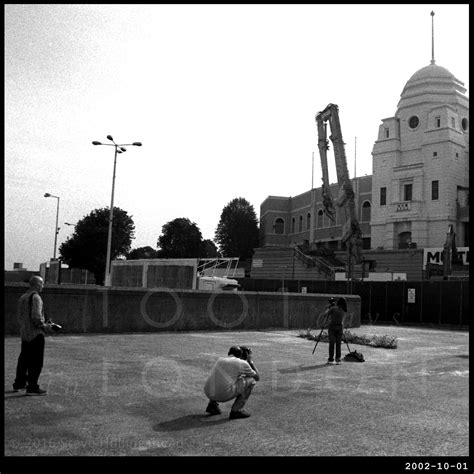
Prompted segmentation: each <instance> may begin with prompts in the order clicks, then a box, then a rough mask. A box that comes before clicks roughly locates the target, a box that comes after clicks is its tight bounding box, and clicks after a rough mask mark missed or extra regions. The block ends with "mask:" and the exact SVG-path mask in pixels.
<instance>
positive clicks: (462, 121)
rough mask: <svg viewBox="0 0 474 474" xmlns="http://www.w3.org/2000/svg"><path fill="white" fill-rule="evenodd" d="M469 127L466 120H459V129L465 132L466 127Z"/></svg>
mask: <svg viewBox="0 0 474 474" xmlns="http://www.w3.org/2000/svg"><path fill="white" fill-rule="evenodd" d="M468 126H469V122H468V121H467V118H463V119H462V120H461V127H462V129H463V130H464V131H466V130H467V127H468Z"/></svg>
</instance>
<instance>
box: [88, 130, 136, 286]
mask: <svg viewBox="0 0 474 474" xmlns="http://www.w3.org/2000/svg"><path fill="white" fill-rule="evenodd" d="M107 139H108V140H110V141H111V142H112V143H101V142H98V141H93V142H92V144H93V145H107V146H113V147H115V155H114V172H113V175H112V197H111V199H110V214H109V232H108V236H107V257H106V259H105V283H104V284H105V286H110V253H111V247H112V222H113V218H114V189H115V168H116V166H117V154H118V153H123V152H125V151H127V149H126V148H124V147H125V146H142V144H141V142H133V143H123V144H117V143H115V142H114V139H113V138H112V135H107Z"/></svg>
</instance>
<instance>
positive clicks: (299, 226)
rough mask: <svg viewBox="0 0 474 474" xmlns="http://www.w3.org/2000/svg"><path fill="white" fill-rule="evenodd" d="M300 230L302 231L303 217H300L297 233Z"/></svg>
mask: <svg viewBox="0 0 474 474" xmlns="http://www.w3.org/2000/svg"><path fill="white" fill-rule="evenodd" d="M302 230H303V216H300V220H299V225H298V232H301V231H302Z"/></svg>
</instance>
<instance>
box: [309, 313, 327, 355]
mask: <svg viewBox="0 0 474 474" xmlns="http://www.w3.org/2000/svg"><path fill="white" fill-rule="evenodd" d="M328 318H329V313H328V314H327V315H326V320H325V321H324V323H323V327H322V328H321V332H320V333H319V336H318V340H317V341H316V345H315V346H314V349H313V352H312V353H313V354H314V351H315V350H316V347H317V346H318V343H319V340H320V339H321V334H322V333H323V331H324V329H325V328H324V326H325V325H326V323H327V322H328Z"/></svg>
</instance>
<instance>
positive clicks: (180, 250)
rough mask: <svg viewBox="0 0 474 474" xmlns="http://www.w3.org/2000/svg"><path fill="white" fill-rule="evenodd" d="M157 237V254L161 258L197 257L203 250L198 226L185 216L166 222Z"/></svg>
mask: <svg viewBox="0 0 474 474" xmlns="http://www.w3.org/2000/svg"><path fill="white" fill-rule="evenodd" d="M161 232H162V234H161V235H160V236H159V237H158V242H157V246H158V249H159V250H158V256H159V257H161V258H198V257H200V256H201V252H202V250H203V248H202V246H203V241H202V235H201V231H200V230H199V227H198V226H197V225H196V224H195V223H194V222H191V221H190V220H189V219H187V218H185V217H178V218H176V219H174V220H172V221H170V222H168V223H166V224H165V225H164V226H163V227H162V230H161Z"/></svg>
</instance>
